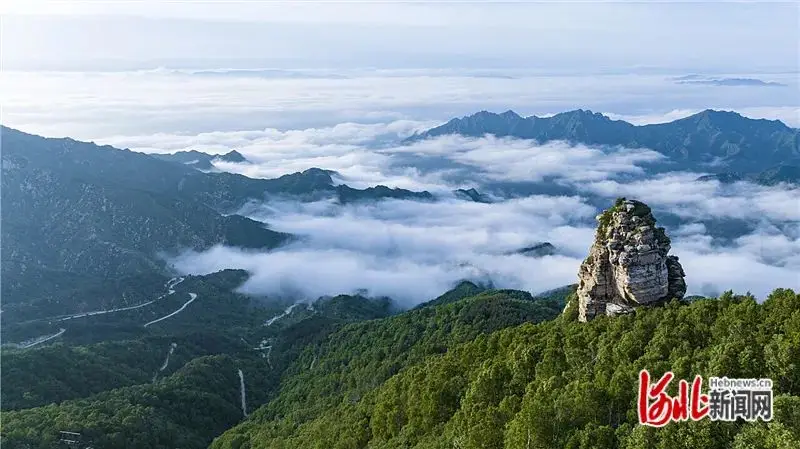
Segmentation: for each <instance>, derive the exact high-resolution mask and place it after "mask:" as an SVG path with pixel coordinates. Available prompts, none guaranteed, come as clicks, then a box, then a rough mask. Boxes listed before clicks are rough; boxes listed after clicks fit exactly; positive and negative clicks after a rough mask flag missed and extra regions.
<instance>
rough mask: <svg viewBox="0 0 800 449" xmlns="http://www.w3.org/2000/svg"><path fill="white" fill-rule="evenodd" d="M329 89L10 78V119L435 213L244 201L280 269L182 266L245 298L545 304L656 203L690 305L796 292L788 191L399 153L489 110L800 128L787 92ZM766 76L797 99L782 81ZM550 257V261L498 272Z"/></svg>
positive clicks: (568, 83) (199, 259)
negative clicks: (713, 112) (602, 221)
mask: <svg viewBox="0 0 800 449" xmlns="http://www.w3.org/2000/svg"><path fill="white" fill-rule="evenodd" d="M334 74H335V75H337V76H331V71H326V72H325V76H322V75H319V76H317V77H305V78H298V77H292V76H290V75H280V76H271V77H265V78H258V77H256V78H254V77H250V76H239V75H234V76H198V75H196V74H191V73H181V72H174V71H151V72H135V73H133V72H120V73H93V74H86V73H49V74H29V73H27V74H26V73H16V74H15V73H13V72H12V73H8V72H4V73H3V74H2V78H3V82H4V86H5V87H6V92H5V95H4V96H5V99H4V100H5V102H4V110H3V112H4V117H3V120H4V124H6V125H9V126H14V127H18V128H20V129H22V130H23V131H28V132H37V133H42V134H44V135H55V136H66V135H68V136H71V137H75V138H82V139H87V140H95V141H97V142H99V143H104V144H106V143H107V144H112V145H115V146H118V147H123V148H132V149H135V150H138V151H145V152H173V151H178V150H189V149H194V150H199V151H205V152H209V153H215V154H219V153H225V152H228V151H230V150H232V149H236V150H238V151H240V152H241V153H243V154H244V155H245V157H246V158H247V159H248V160H250V161H251V163H250V164H229V163H219V164H218V168H220V169H223V170H227V171H232V172H238V173H242V174H245V175H248V176H253V177H263V178H272V177H277V176H280V175H283V174H286V173H291V172H296V171H301V170H304V169H307V168H311V167H320V168H325V169H330V170H335V171H337V172H338V175H337V181H338V182H344V183H347V184H348V185H351V186H353V187H367V186H372V185H376V184H384V185H389V186H391V187H402V188H408V189H413V190H428V191H430V192H432V193H435V194H437V195H438V196H439V197H440V199H439V201H438V202H436V203H421V202H411V201H384V202H379V203H376V204H362V205H348V206H341V205H337V204H333V203H331V202H316V203H297V202H285V201H270V202H268V203H265V204H253V205H250V206H249V207H248V208H246V209H245V210H243V211H242V213H243V214H245V215H248V216H250V217H253V218H255V219H258V220H262V221H264V222H266V223H268V224H269V225H270V226H271V227H272V228H274V229H276V230H280V231H287V232H291V233H294V234H296V235H299V236H301V237H303V238H302V239H301V240H300V241H299V242H297V243H295V244H293V245H291V246H288V247H285V248H281V249H279V250H277V251H274V252H271V253H253V252H244V251H241V250H238V249H235V248H226V247H216V248H213V249H211V250H209V251H207V252H204V253H186V254H183V255H182V256H180V257H178V258H176V259H175V260H174V261H173V262H174V264H175V266H176V267H177V268H178V269H179V270H181V271H183V272H186V273H207V272H211V271H216V270H219V269H223V268H236V267H238V268H244V269H247V270H249V271H250V272H251V273H253V277H252V278H251V279H250V281H248V283H247V284H245V285H244V286H243V287H242V288H243V290H244V291H246V292H249V293H258V294H267V295H287V294H289V295H293V296H296V297H297V296H299V297H303V298H315V297H318V296H321V295H333V294H339V293H353V292H355V291H357V290H359V289H367V290H368V291H369V292H370V294H373V295H387V296H391V297H393V298H395V299H397V300H398V301H400V302H401V303H402V304H403V305H406V306H410V305H412V304H415V303H418V302H420V301H424V300H427V299H431V298H433V297H435V296H437V295H439V294H441V293H442V292H443V291H445V290H446V289H447V288H449V287H450V286H452V284H453V283H455V282H457V281H458V280H460V279H463V278H472V279H476V280H486V279H491V280H492V281H493V282H495V283H496V284H497V285H498V286H501V287H508V288H520V289H524V290H529V291H532V292H541V291H544V290H548V289H550V288H554V287H558V286H562V285H565V284H570V283H573V282H575V280H576V273H577V269H578V266H579V264H580V262H581V260H582V259H583V257H584V256H585V254H586V252H587V251H588V248H589V246H590V245H591V242H592V238H593V232H594V226H595V223H594V216H595V215H596V214H597V213H598V212H599V210H600V208H601V207H607V206H608V205H610V204H611V202H612V201H613V199H614V198H615V197H617V196H628V197H634V198H637V199H640V200H642V201H645V202H647V203H648V204H650V205H651V206H653V207H654V209H655V210H656V218H662V217H664V218H665V220H664V222H668V220H666V218H667V217H666V216H665V214H666V213H667V212H669V213H670V214H672V215H673V219H672V221H671V222H669V224H670V229H669V231H670V235H671V236H672V237H673V252H674V253H675V254H676V255H678V256H680V258H681V262H682V263H683V265H684V268H685V269H686V272H687V282H688V284H689V292H690V293H701V294H711V293H715V292H719V291H722V290H727V289H734V290H736V291H739V292H744V291H748V290H749V291H752V292H753V293H755V294H756V295H758V296H760V297H763V296H765V295H766V294H767V293H768V292H769V291H771V290H772V289H774V288H776V287H792V288H796V289H800V277H798V273H799V272H800V258H799V257H798V254H800V227H799V226H798V224H797V223H798V222H800V204H799V202H798V198H800V190H798V189H797V188H794V189H792V188H787V187H783V186H777V187H760V186H754V185H752V184H748V183H739V184H734V185H722V184H720V183H718V182H715V181H711V182H696V181H695V179H696V178H697V177H698V176H699V175H700V173H666V174H660V175H657V176H649V177H647V176H644V174H645V172H646V170H647V167H648V165H649V164H653V163H655V162H657V161H658V160H659V159H660V158H661V156H660V155H659V154H657V153H655V152H652V151H648V150H646V149H636V150H633V149H625V148H618V149H613V150H599V149H595V148H588V147H586V146H582V145H576V146H572V145H567V144H564V143H560V142H553V143H548V144H545V145H538V144H535V143H533V142H529V141H521V140H509V139H497V138H480V139H468V138H463V137H454V136H445V137H441V138H438V139H433V140H429V141H424V142H419V143H416V144H414V145H412V146H404V145H401V144H400V141H401V140H402V139H403V138H404V137H407V136H409V135H411V134H412V133H413V132H414V131H417V130H421V129H425V128H428V127H431V126H433V125H436V124H438V123H441V122H442V121H444V120H447V119H449V118H451V117H452V116H458V115H464V114H468V113H472V112H475V111H477V110H481V109H490V110H496V111H503V110H506V109H509V108H513V109H515V110H517V111H518V112H519V113H521V114H525V115H529V114H539V115H542V114H546V113H553V112H560V111H563V110H567V109H572V108H578V107H581V108H591V109H593V110H597V111H601V112H608V113H611V114H610V115H612V116H614V117H621V118H625V119H629V120H631V121H633V122H635V123H650V122H654V121H663V120H671V119H674V118H678V117H679V116H685V115H687V114H688V113H691V112H695V111H696V110H699V109H704V108H707V107H716V108H723V109H736V110H737V111H739V112H741V113H743V114H745V115H750V116H754V117H767V118H782V119H787V118H788V119H792V118H794V122H792V121H791V120H787V123H789V124H793V125H795V126H796V125H798V122H797V112H798V109H797V107H796V104H797V101H796V100H797V98H791V96H790V95H788V96H787V95H785V94H782V93H780V92H778V93H775V92H777V91H782V90H784V89H756V90H750V89H747V88H744V89H742V88H740V87H733V88H727V87H715V88H714V89H708V88H703V87H701V86H691V85H675V84H674V83H673V81H672V79H671V78H669V77H667V76H664V75H598V76H591V77H590V76H566V77H559V76H552V75H535V74H531V73H529V72H528V73H526V72H515V73H513V74H512V75H510V76H509V77H507V78H502V77H499V75H500V74H497V73H494V74H492V76H493V77H486V74H476V73H474V74H460V75H459V74H457V73H454V72H452V71H451V72H446V73H441V72H439V73H436V72H431V71H424V70H421V71H416V72H414V71H384V72H374V71H361V72H359V71H349V72H346V73H344V72H342V73H334ZM752 76H756V75H752ZM781 76H782V77H781ZM769 79H777V80H780V81H781V82H786V83H789V84H792V83H794V84H792V85H794V86H796V83H797V81H796V80H795V79H793V77H792V76H791V75H775V76H770V77H769ZM787 89H789V88H787ZM790 90H791V89H790ZM794 91H796V90H794ZM469 187H476V188H478V189H479V190H481V191H482V192H483V193H490V194H493V195H494V196H495V199H496V200H497V201H496V202H494V203H492V204H480V203H473V202H469V201H465V200H459V199H457V198H456V197H455V196H454V195H453V193H452V190H453V189H456V188H469ZM526 189H527V190H526ZM675 217H677V218H675ZM721 220H722V221H724V220H740V221H745V222H747V224H748V226H749V228H748V229H749V231H748V233H747V234H745V235H742V236H740V237H738V238H734V239H731V240H729V241H724V242H721V241H719V240H718V239H713V238H712V237H711V235H710V234H712V231H714V229H711V227H712V226H722V225H720V224H718V223H717V224H715V221H717V222H718V221H721ZM724 224H725V223H723V225H724ZM542 241H549V242H551V243H552V244H554V245H555V246H556V247H557V248H558V250H559V253H558V255H555V256H548V257H544V258H541V259H533V258H527V257H524V256H519V255H505V253H507V252H509V251H513V250H515V249H518V248H521V247H524V246H528V245H531V244H533V243H537V242H542Z"/></svg>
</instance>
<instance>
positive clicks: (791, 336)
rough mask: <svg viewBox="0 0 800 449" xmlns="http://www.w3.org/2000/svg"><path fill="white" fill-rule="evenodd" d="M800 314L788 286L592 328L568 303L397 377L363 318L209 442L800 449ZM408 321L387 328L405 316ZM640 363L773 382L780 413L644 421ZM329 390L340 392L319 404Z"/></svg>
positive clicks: (415, 364) (408, 362) (681, 375)
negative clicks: (559, 312)
mask: <svg viewBox="0 0 800 449" xmlns="http://www.w3.org/2000/svg"><path fill="white" fill-rule="evenodd" d="M458 304H459V303H456V304H451V305H450V306H451V307H452V306H456V305H458ZM573 307H574V306H573ZM445 309H446V307H443V308H439V310H441V311H444V310H445ZM425 310H426V309H421V310H420V312H422V311H425ZM430 310H436V308H434V309H430ZM798 310H800V295H797V294H795V293H794V292H793V291H791V290H776V291H775V292H774V293H773V294H772V295H771V296H770V297H769V298H768V299H767V300H766V301H765V302H764V303H763V304H758V303H757V302H756V301H755V300H754V299H753V298H752V297H734V296H733V295H731V294H730V293H726V294H725V295H723V296H722V297H721V298H720V299H719V300H697V301H693V302H692V303H691V304H687V303H680V302H673V303H671V304H669V305H667V306H666V307H661V308H651V309H639V310H637V312H636V314H635V315H630V316H623V317H616V318H606V317H604V318H600V319H596V320H594V321H592V322H590V323H585V324H584V323H579V322H577V321H575V320H574V317H573V315H575V310H574V308H570V309H569V310H568V311H567V312H566V315H565V316H562V317H561V318H559V319H556V320H553V321H548V322H544V323H540V324H537V325H534V324H530V323H528V324H523V325H521V326H516V327H511V328H508V329H502V330H497V331H495V332H492V333H489V334H480V335H473V338H474V340H473V338H467V339H465V340H462V341H465V343H457V341H458V339H457V338H454V337H451V338H449V339H447V340H448V344H447V345H446V346H445V347H443V348H442V349H441V351H439V352H440V354H438V355H436V354H435V353H434V352H435V351H429V352H427V353H426V352H425V351H422V352H423V354H424V356H423V357H415V356H407V357H401V358H400V359H397V360H398V361H399V362H401V363H400V364H399V365H397V366H396V368H394V369H393V370H392V371H391V372H390V373H387V374H389V375H387V374H378V375H376V373H384V372H385V371H383V370H382V369H381V365H380V364H374V363H372V364H370V363H366V364H365V362H359V361H360V360H369V357H366V356H365V355H363V354H364V352H365V351H370V349H369V345H368V344H367V343H366V342H367V341H375V335H376V333H375V332H367V331H366V330H364V331H362V332H356V329H359V330H361V329H360V328H359V327H358V326H356V327H352V328H349V330H351V331H352V332H353V334H357V335H361V336H362V337H361V339H362V341H364V343H362V345H353V344H352V343H351V344H348V343H346V340H345V341H342V342H341V343H339V344H338V346H337V348H336V349H335V350H333V348H331V349H329V353H330V354H341V355H340V356H339V357H338V358H332V359H331V357H326V358H328V361H326V362H323V363H321V362H322V361H323V360H324V359H323V358H322V357H323V356H322V355H321V356H320V361H318V364H317V368H316V369H318V370H319V372H318V373H315V372H314V371H313V370H310V369H309V370H306V371H304V372H302V373H293V374H294V375H293V376H292V377H289V378H288V380H286V381H284V383H283V385H282V391H281V394H280V395H279V396H278V400H276V401H273V402H271V403H270V404H268V405H267V406H265V407H264V409H263V410H261V411H259V413H258V414H257V415H256V416H254V417H253V418H252V419H251V420H248V421H246V422H244V423H242V424H240V425H239V426H237V427H236V428H234V429H232V430H230V431H228V432H226V433H225V434H224V435H223V436H222V437H220V438H218V439H217V440H216V441H215V443H214V445H213V447H214V448H239V449H245V448H252V449H254V448H267V447H269V448H295V447H320V448H322V447H332V448H358V447H370V448H408V447H418V448H452V447H458V448H481V449H486V448H503V447H505V448H630V449H634V448H636V449H639V448H641V449H645V448H663V449H672V448H720V449H721V448H736V449H745V448H775V449H777V448H793V447H798V445H800V365H798V364H797V363H796V361H797V360H800V314H798ZM412 314H413V312H412V313H409V314H406V315H407V316H411V315H412ZM459 315H460V314H459ZM402 319H403V318H402V316H401V317H397V318H394V319H391V320H388V322H392V321H394V322H395V323H396V324H397V325H400V324H401V323H403V324H405V323H404V322H403V321H401V320H402ZM370 324H371V323H365V324H364V325H362V326H368V325H370ZM392 327H394V326H392ZM347 330H348V329H345V330H344V331H347ZM344 331H343V332H344ZM458 334H459V333H458V332H457V331H456V332H451V335H453V336H454V335H458ZM378 335H380V334H378ZM389 335H391V334H389ZM400 335H402V334H400ZM335 336H336V335H334V337H335ZM342 336H344V334H342ZM351 338H353V337H351ZM334 341H336V340H335V339H333V338H332V340H331V343H333V342H334ZM352 341H356V340H355V339H353V340H352ZM413 341H418V342H421V341H426V339H425V338H424V337H423V338H416V339H413ZM419 345H422V346H423V347H424V346H425V344H424V343H419V344H418V345H412V346H411V347H410V350H406V351H405V352H412V353H415V352H416V351H414V349H415V348H418V347H420V346H419ZM395 346H396V344H395V345H392V344H391V343H390V342H388V341H387V342H383V344H381V345H377V346H373V347H374V348H375V349H372V351H371V352H372V353H374V354H376V355H377V354H378V352H380V351H385V353H381V355H383V357H380V355H379V356H378V357H377V358H376V360H380V359H391V357H387V355H388V354H389V351H391V348H394V347H395ZM356 348H359V350H356ZM416 353H418V354H419V352H416ZM423 354H420V355H423ZM373 357H374V356H373ZM332 363H333V364H332ZM358 366H366V367H369V368H368V369H365V370H364V371H362V372H360V375H358V376H354V377H351V376H352V375H349V374H345V373H353V374H355V373H356V372H358V371H354V370H355V369H356V367H358ZM392 366H394V365H392ZM337 367H338V368H337ZM642 368H647V369H649V370H650V371H651V373H653V375H655V376H660V375H661V373H663V372H664V371H666V370H672V371H674V373H675V375H676V378H677V379H689V378H690V377H691V376H693V375H695V374H701V375H703V376H710V375H726V376H728V377H744V378H750V377H769V378H771V379H773V381H774V382H775V394H776V398H775V402H774V404H775V405H774V408H775V420H774V421H773V422H771V423H769V424H765V423H762V422H757V423H747V424H746V423H742V422H737V423H719V422H717V423H713V422H710V421H708V420H703V421H700V422H686V423H681V424H674V423H673V424H669V425H668V426H667V427H665V428H663V429H653V428H646V427H642V426H639V425H637V416H636V393H637V382H638V380H637V374H638V372H639V370H640V369H642ZM337 372H338V373H341V374H338V375H335V374H334V373H337ZM391 374H396V375H393V376H392V375H391ZM329 377H330V378H331V380H330V381H326V380H325V379H326V378H329ZM294 379H297V380H294ZM334 379H335V380H336V381H335V382H334V381H333V380H334ZM326 385H330V386H328V387H327V388H326V387H325V386H326ZM334 385H336V386H338V388H332V387H333V386H334ZM287 390H288V391H287ZM672 390H675V388H672ZM331 393H336V395H335V396H334V398H342V399H343V400H325V401H322V400H320V399H319V398H321V397H323V394H325V396H324V397H330V394H331ZM671 393H672V394H675V391H671ZM283 398H285V400H282V399H283ZM323 402H324V403H327V404H326V407H323ZM315 410H317V411H315Z"/></svg>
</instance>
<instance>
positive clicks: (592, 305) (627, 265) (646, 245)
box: [577, 198, 686, 322]
mask: <svg viewBox="0 0 800 449" xmlns="http://www.w3.org/2000/svg"><path fill="white" fill-rule="evenodd" d="M597 221H598V222H599V226H598V229H597V232H596V234H595V241H594V243H593V244H592V247H591V248H590V249H589V256H588V257H587V258H586V260H584V262H583V263H582V264H581V267H580V269H579V271H578V291H577V296H578V319H579V320H580V321H584V322H585V321H589V320H591V319H592V318H594V317H596V316H598V315H609V316H616V315H621V314H625V313H630V312H632V311H633V310H635V308H637V307H640V306H646V305H654V304H660V303H662V302H664V301H667V300H670V299H673V298H678V299H680V298H682V297H683V295H684V294H686V282H685V281H684V279H683V278H684V276H685V273H684V271H683V268H682V267H681V264H680V262H678V258H677V257H675V256H670V255H668V254H667V253H668V252H669V249H670V241H669V238H668V237H667V236H666V233H665V232H664V229H663V228H659V227H656V220H655V218H654V217H653V215H652V212H651V210H650V208H649V207H648V206H647V205H646V204H644V203H642V202H640V201H636V200H626V199H624V198H623V199H620V200H617V203H616V204H615V205H614V207H612V208H611V209H608V210H606V211H605V212H603V213H602V214H600V215H598V217H597ZM609 236H614V237H612V238H610V237H609Z"/></svg>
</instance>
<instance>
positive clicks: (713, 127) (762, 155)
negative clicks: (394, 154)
mask: <svg viewBox="0 0 800 449" xmlns="http://www.w3.org/2000/svg"><path fill="white" fill-rule="evenodd" d="M448 134H459V135H463V136H468V137H483V136H484V135H487V134H488V135H494V136H496V137H514V138H521V139H531V140H535V141H537V142H540V143H544V142H549V141H556V140H563V141H567V142H569V143H572V144H585V145H600V146H621V147H627V148H649V149H652V150H654V151H657V152H659V153H661V154H663V155H665V156H667V158H669V159H670V161H671V162H672V163H674V164H676V165H677V168H684V169H689V168H695V169H696V168H699V167H706V168H709V167H710V168H712V169H713V170H714V171H720V172H722V171H745V172H758V171H763V170H767V169H769V168H772V167H774V166H776V165H779V164H782V163H790V162H791V163H793V162H796V161H800V148H799V143H800V130H798V129H797V128H791V127H789V126H787V125H786V124H784V123H783V122H781V121H780V120H767V119H752V118H748V117H744V116H742V115H741V114H739V113H737V112H734V111H718V110H714V109H706V110H703V111H701V112H698V113H696V114H692V115H690V116H687V117H684V118H680V119H677V120H673V121H670V122H665V123H657V124H647V125H634V124H631V123H629V122H626V121H624V120H613V119H611V118H609V117H608V116H605V115H603V114H601V113H597V112H592V111H590V110H583V109H576V110H572V111H566V112H561V113H558V114H555V115H553V116H549V117H537V116H535V115H534V116H529V117H523V116H521V115H519V114H517V113H515V112H514V111H511V110H509V111H506V112H503V113H500V114H496V113H492V112H488V111H485V110H484V111H479V112H477V113H475V114H472V115H468V116H464V117H461V118H454V119H451V120H449V121H448V122H446V123H444V124H442V125H440V126H437V127H434V128H431V129H429V130H427V131H424V132H421V133H417V134H414V135H412V136H411V137H409V138H407V139H405V140H404V143H406V144H412V143H414V142H418V141H420V140H424V139H427V138H431V137H437V136H442V135H448ZM706 171H707V170H706Z"/></svg>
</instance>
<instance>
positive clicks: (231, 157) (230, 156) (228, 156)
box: [216, 150, 247, 163]
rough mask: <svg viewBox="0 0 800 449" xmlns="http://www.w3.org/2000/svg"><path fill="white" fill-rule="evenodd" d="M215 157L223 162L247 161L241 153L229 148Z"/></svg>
mask: <svg viewBox="0 0 800 449" xmlns="http://www.w3.org/2000/svg"><path fill="white" fill-rule="evenodd" d="M216 159H219V160H221V161H225V162H237V163H241V162H247V159H246V158H245V157H244V156H243V155H242V153H240V152H238V151H236V150H231V151H229V152H227V153H225V154H223V155H221V156H217V157H216Z"/></svg>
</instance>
